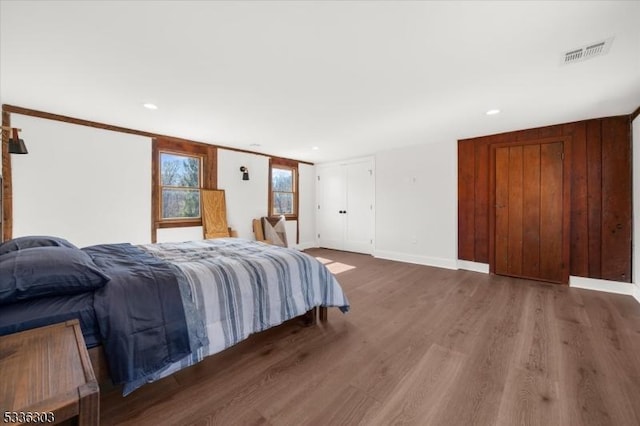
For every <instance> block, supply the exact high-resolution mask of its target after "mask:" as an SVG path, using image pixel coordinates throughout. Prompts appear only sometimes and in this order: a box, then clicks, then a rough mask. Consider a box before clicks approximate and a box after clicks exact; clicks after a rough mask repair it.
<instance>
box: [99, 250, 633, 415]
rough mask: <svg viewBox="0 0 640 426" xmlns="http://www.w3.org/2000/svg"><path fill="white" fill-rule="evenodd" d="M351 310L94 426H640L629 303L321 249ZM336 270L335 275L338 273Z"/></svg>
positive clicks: (292, 329) (268, 337)
mask: <svg viewBox="0 0 640 426" xmlns="http://www.w3.org/2000/svg"><path fill="white" fill-rule="evenodd" d="M309 253H310V254H313V255H314V256H321V257H323V258H327V259H332V260H334V261H338V262H342V263H344V264H348V265H352V266H355V269H351V270H349V271H346V272H342V273H340V274H338V279H339V281H340V282H341V284H342V286H343V288H344V290H345V291H346V293H347V295H348V297H349V299H350V302H351V306H352V310H351V312H350V313H349V314H347V315H342V314H341V313H339V312H338V311H337V310H335V309H333V310H330V311H329V322H328V323H326V324H324V325H316V326H311V327H307V328H304V327H302V326H301V325H300V324H298V323H295V322H294V323H287V324H284V325H282V326H280V327H277V328H275V329H272V330H269V331H266V332H264V333H262V334H259V335H256V336H253V337H252V338H250V339H249V340H247V341H245V342H243V343H241V344H239V345H237V346H235V347H233V348H230V349H228V350H227V351H225V352H223V353H221V354H218V355H215V356H213V357H210V358H208V359H207V360H205V361H204V362H202V363H200V364H199V365H196V366H193V367H191V368H190V369H187V370H183V371H181V372H178V373H177V374H175V375H174V376H172V377H168V378H166V379H163V380H161V381H159V382H157V383H153V384H150V385H146V386H144V387H143V388H141V389H139V390H138V391H136V392H134V393H133V394H131V395H130V396H128V397H126V398H123V397H121V396H120V394H119V392H120V389H117V388H116V389H111V390H103V393H102V400H101V404H102V405H101V410H102V413H101V422H102V424H103V425H112V424H131V425H159V424H196V425H304V424H309V425H389V424H415V425H509V426H511V425H544V426H547V425H563V426H565V425H600V426H602V425H616V426H622V425H640V304H638V302H636V301H635V300H634V299H633V298H631V297H630V296H620V295H613V294H606V293H601V292H594V291H588V290H579V289H570V288H568V287H566V286H557V285H551V284H543V283H538V282H533V281H525V280H518V279H514V278H507V277H498V276H489V275H485V274H479V273H474V272H468V271H450V270H444V269H437V268H431V267H426V266H418V265H410V264H404V263H398V262H393V261H386V260H380V259H373V258H371V257H370V256H364V255H357V254H351V253H342V252H336V251H331V250H320V249H318V250H310V251H309ZM338 266H339V265H338Z"/></svg>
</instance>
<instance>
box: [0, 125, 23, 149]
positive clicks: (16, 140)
mask: <svg viewBox="0 0 640 426" xmlns="http://www.w3.org/2000/svg"><path fill="white" fill-rule="evenodd" d="M2 130H8V131H11V132H12V133H13V136H12V137H11V139H9V154H28V153H29V151H27V147H26V145H25V144H24V140H22V139H20V137H19V136H18V132H19V131H21V130H22V129H17V128H15V127H7V126H2Z"/></svg>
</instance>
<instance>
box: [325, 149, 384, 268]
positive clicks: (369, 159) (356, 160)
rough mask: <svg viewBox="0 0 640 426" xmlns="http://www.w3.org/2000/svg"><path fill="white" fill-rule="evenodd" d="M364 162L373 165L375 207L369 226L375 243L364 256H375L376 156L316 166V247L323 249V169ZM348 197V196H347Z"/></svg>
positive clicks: (373, 199) (373, 200)
mask: <svg viewBox="0 0 640 426" xmlns="http://www.w3.org/2000/svg"><path fill="white" fill-rule="evenodd" d="M363 162H369V164H370V165H371V173H372V178H373V180H372V183H371V185H372V194H371V197H372V199H371V202H372V205H373V209H372V211H371V223H370V224H369V226H370V232H371V240H372V241H373V242H372V243H371V251H370V252H367V253H364V254H369V255H372V256H373V255H374V254H375V252H376V206H377V204H376V180H377V175H376V157H375V156H366V157H357V158H351V159H348V160H341V161H330V162H327V163H319V164H316V165H315V185H316V188H315V206H314V209H313V210H314V213H315V232H314V237H315V243H316V247H322V246H321V244H320V238H318V233H320V218H319V213H318V205H319V204H320V202H321V200H320V188H319V186H320V178H319V176H320V174H321V171H322V169H323V168H326V167H333V166H347V165H349V164H355V163H363ZM345 196H346V194H345ZM341 250H344V246H343V247H342V249H341Z"/></svg>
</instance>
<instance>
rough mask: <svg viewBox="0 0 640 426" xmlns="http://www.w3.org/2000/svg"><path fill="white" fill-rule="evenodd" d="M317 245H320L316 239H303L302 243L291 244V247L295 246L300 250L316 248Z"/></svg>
mask: <svg viewBox="0 0 640 426" xmlns="http://www.w3.org/2000/svg"><path fill="white" fill-rule="evenodd" d="M316 247H318V245H317V244H316V243H315V241H306V242H304V241H303V242H301V243H300V244H295V245H293V246H291V248H294V249H297V250H300V251H302V250H306V249H310V248H316Z"/></svg>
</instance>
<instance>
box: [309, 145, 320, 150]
mask: <svg viewBox="0 0 640 426" xmlns="http://www.w3.org/2000/svg"><path fill="white" fill-rule="evenodd" d="M311 149H312V150H314V151H317V150H319V149H320V147H317V146H312V147H311Z"/></svg>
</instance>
